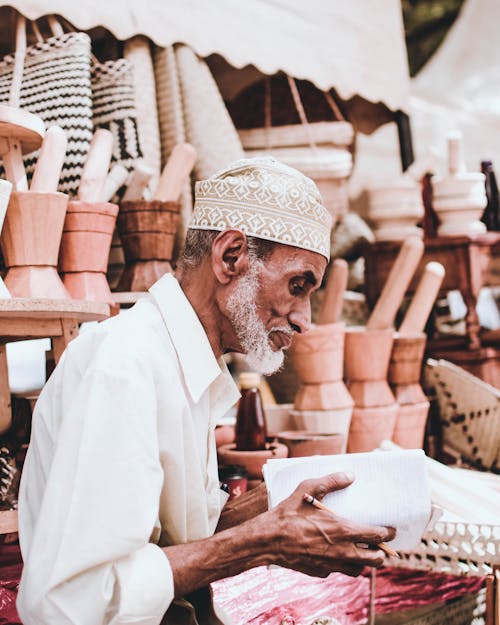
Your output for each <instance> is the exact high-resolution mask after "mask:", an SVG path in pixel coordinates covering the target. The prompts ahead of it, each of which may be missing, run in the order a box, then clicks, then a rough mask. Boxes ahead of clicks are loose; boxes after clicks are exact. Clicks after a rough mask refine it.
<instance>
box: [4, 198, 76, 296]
mask: <svg viewBox="0 0 500 625" xmlns="http://www.w3.org/2000/svg"><path fill="white" fill-rule="evenodd" d="M67 204H68V196H67V195H65V194H64V193H37V192H33V191H26V192H13V193H12V194H11V197H10V201H9V206H8V209H7V215H6V218H5V222H4V225H3V230H2V237H1V244H2V251H3V255H4V259H5V265H6V267H7V269H8V271H7V275H6V277H5V284H6V286H7V288H8V289H9V291H10V293H11V295H12V296H13V297H35V298H38V297H40V298H44V297H48V298H54V299H61V298H63V299H66V298H68V297H69V295H68V293H67V291H66V289H65V288H64V286H63V284H62V282H61V280H60V278H59V275H58V274H57V269H56V268H57V255H58V252H59V245H60V243H61V234H62V230H63V224H64V216H65V214H66V208H67Z"/></svg>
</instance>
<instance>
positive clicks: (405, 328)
mask: <svg viewBox="0 0 500 625" xmlns="http://www.w3.org/2000/svg"><path fill="white" fill-rule="evenodd" d="M444 274H445V270H444V267H443V265H441V263H436V262H430V263H427V265H426V266H425V269H424V272H423V274H422V277H421V278H420V282H419V283H418V287H417V290H416V292H415V295H414V296H413V299H412V301H411V304H410V306H409V307H408V310H407V311H406V314H405V317H404V319H403V322H402V324H401V327H400V328H399V336H410V335H412V334H419V333H420V332H423V330H424V328H425V324H426V323H427V319H428V318H429V315H430V313H431V310H432V307H433V305H434V301H435V299H436V297H437V294H438V293H439V289H440V288H441V284H442V282H443V278H444Z"/></svg>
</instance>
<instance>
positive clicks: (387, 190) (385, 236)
mask: <svg viewBox="0 0 500 625" xmlns="http://www.w3.org/2000/svg"><path fill="white" fill-rule="evenodd" d="M423 216H424V205H423V202H422V192H421V189H420V186H419V185H418V184H417V183H416V182H415V181H413V180H411V179H406V178H400V179H396V180H394V181H389V182H387V183H384V184H379V185H377V186H372V187H370V188H369V189H368V210H367V218H368V220H369V221H370V224H371V225H372V226H373V234H374V235H375V238H376V240H377V241H404V240H405V238H406V237H408V236H419V237H422V236H423V230H422V228H420V227H418V226H417V223H418V222H419V221H421V220H422V218H423Z"/></svg>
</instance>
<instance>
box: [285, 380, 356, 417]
mask: <svg viewBox="0 0 500 625" xmlns="http://www.w3.org/2000/svg"><path fill="white" fill-rule="evenodd" d="M353 404H354V402H353V399H352V397H351V395H350V393H349V391H348V390H347V388H346V386H345V384H344V382H343V381H342V380H338V381H337V382H328V383H323V384H302V385H301V386H300V387H299V391H298V393H297V395H296V396H295V404H294V406H295V409H296V410H341V409H343V408H352V406H353Z"/></svg>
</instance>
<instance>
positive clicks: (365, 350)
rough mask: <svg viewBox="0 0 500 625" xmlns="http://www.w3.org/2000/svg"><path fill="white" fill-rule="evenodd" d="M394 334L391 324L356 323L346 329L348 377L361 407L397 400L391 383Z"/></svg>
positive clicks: (388, 403) (350, 386)
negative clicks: (368, 325) (367, 325)
mask: <svg viewBox="0 0 500 625" xmlns="http://www.w3.org/2000/svg"><path fill="white" fill-rule="evenodd" d="M393 335H394V331H393V330H392V329H391V328H387V329H385V330H367V329H366V328H364V327H361V326H352V327H349V328H347V330H346V334H345V341H346V343H345V352H344V364H345V377H346V378H347V388H348V389H349V392H350V393H351V395H352V398H353V400H354V405H355V406H356V407H357V408H359V407H373V406H387V405H390V404H393V403H394V395H393V394H392V391H391V389H390V388H389V384H388V383H387V373H388V369H389V361H390V358H391V352H392V343H393Z"/></svg>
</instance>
